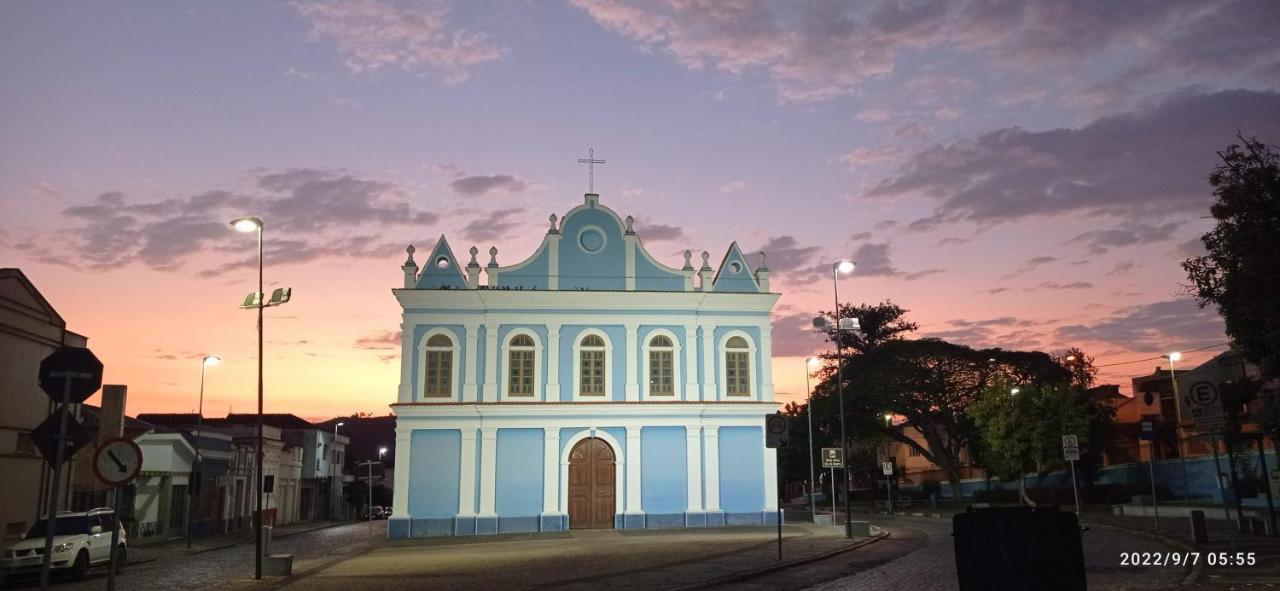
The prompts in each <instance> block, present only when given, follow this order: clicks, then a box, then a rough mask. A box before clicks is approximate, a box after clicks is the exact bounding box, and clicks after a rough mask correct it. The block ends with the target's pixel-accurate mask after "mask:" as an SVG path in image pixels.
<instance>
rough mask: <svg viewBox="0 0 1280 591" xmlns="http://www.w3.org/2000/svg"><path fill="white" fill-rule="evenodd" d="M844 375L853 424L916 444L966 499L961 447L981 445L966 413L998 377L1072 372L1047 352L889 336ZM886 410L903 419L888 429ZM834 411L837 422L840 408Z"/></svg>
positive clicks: (1063, 377) (1045, 379)
mask: <svg viewBox="0 0 1280 591" xmlns="http://www.w3.org/2000/svg"><path fill="white" fill-rule="evenodd" d="M842 374H843V375H842V379H844V380H845V383H846V394H851V395H850V396H849V399H848V400H847V406H846V413H847V417H848V418H849V420H850V421H851V422H852V424H854V425H857V428H858V429H860V430H866V431H870V432H876V433H880V434H883V435H887V436H888V437H890V438H892V439H894V440H896V441H899V442H901V443H903V444H905V445H909V446H911V447H913V448H915V449H916V450H917V451H918V452H920V455H922V456H924V458H925V459H927V460H929V461H930V462H933V463H934V464H936V465H937V466H938V467H939V468H941V469H942V471H943V472H944V473H945V474H946V475H947V478H948V480H949V481H950V484H951V490H952V494H953V495H954V497H955V498H957V499H958V498H960V497H961V482H960V481H961V478H962V476H963V474H962V468H963V467H964V466H963V465H962V463H961V460H960V454H961V451H962V450H964V449H965V448H966V447H967V446H969V445H970V444H971V443H975V444H976V443H980V442H979V440H978V438H977V437H976V436H975V432H974V428H973V422H972V420H971V419H970V417H969V415H968V407H969V405H970V404H972V403H973V402H974V401H976V400H977V398H978V396H979V395H980V394H981V393H982V392H983V391H984V390H985V389H986V388H987V387H988V386H989V385H990V384H992V383H993V381H996V380H1003V381H1006V382H1009V383H1033V382H1036V383H1066V382H1067V381H1068V380H1069V373H1068V371H1067V370H1066V369H1065V368H1063V367H1062V366H1060V365H1058V364H1057V363H1055V362H1054V361H1053V359H1052V358H1050V357H1049V355H1047V354H1045V353H1039V352H1023V351H1005V350H1002V349H985V350H975V349H972V348H969V347H966V346H964V345H957V344H953V343H948V342H946V341H943V340H939V339H920V340H907V339H891V340H889V341H887V342H884V343H882V344H881V345H879V346H877V347H876V348H874V349H872V350H871V351H869V352H867V353H865V354H862V355H858V356H856V357H855V358H853V359H851V360H850V361H849V362H848V363H846V365H845V368H844V371H843V372H842ZM833 378H834V376H833ZM831 381H833V380H828V381H824V383H823V384H822V386H823V389H824V391H830V390H833V389H834V388H832V384H831V383H830V382H831ZM885 412H891V413H893V414H895V415H897V416H900V417H903V418H905V421H904V422H902V423H900V424H899V425H897V426H894V427H886V425H885V424H884V422H883V420H881V418H880V417H881V416H882V415H883V413H885ZM824 414H825V413H824ZM832 414H834V415H835V416H836V420H838V417H839V415H838V413H832ZM817 416H818V415H817V414H815V417H817ZM908 428H914V429H916V430H918V431H919V432H920V434H921V435H922V436H923V438H924V440H925V441H924V444H921V443H920V442H918V441H916V440H915V439H914V438H912V437H910V436H909V435H908V433H907V429H908ZM816 429H817V427H816V422H815V430H816ZM855 432H856V431H855Z"/></svg>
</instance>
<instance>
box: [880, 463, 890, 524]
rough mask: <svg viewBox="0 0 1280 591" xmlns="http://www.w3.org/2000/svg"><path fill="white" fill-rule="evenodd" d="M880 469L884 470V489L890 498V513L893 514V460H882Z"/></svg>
mask: <svg viewBox="0 0 1280 591" xmlns="http://www.w3.org/2000/svg"><path fill="white" fill-rule="evenodd" d="M880 470H881V471H882V472H884V491H885V494H886V495H888V499H889V514H890V515H893V480H892V479H893V462H881V463H880Z"/></svg>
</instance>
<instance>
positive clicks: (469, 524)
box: [453, 515, 476, 536]
mask: <svg viewBox="0 0 1280 591" xmlns="http://www.w3.org/2000/svg"><path fill="white" fill-rule="evenodd" d="M453 533H454V535H458V536H473V535H475V534H476V518H475V516H474V515H469V516H465V517H464V516H458V518H457V519H454V521H453Z"/></svg>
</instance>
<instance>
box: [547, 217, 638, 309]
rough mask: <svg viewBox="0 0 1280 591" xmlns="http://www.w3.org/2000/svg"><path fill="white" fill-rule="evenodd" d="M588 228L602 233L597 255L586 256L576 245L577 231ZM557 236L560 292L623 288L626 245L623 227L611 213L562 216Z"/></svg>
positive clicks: (624, 287) (624, 284) (589, 254)
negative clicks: (603, 241)
mask: <svg viewBox="0 0 1280 591" xmlns="http://www.w3.org/2000/svg"><path fill="white" fill-rule="evenodd" d="M587 226H596V227H598V228H600V231H601V232H602V233H603V234H604V236H605V244H604V248H603V249H602V250H600V252H597V253H594V254H593V253H588V252H586V251H585V250H583V249H582V247H581V245H579V244H578V236H579V232H580V231H581V230H582V229H583V228H585V227H587ZM560 234H561V235H562V236H563V238H561V241H560V289H562V290H573V289H608V290H623V289H626V287H627V282H626V277H625V273H626V261H625V255H626V246H625V245H624V244H623V242H622V226H620V225H619V224H618V220H617V219H616V218H615V217H614V216H613V215H612V214H610V213H608V212H606V211H605V210H603V209H590V208H588V209H580V210H578V211H576V212H573V213H572V214H571V215H569V216H567V217H565V219H564V223H563V224H562V225H561V230H560Z"/></svg>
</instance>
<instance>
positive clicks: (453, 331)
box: [409, 324, 484, 401]
mask: <svg viewBox="0 0 1280 591" xmlns="http://www.w3.org/2000/svg"><path fill="white" fill-rule="evenodd" d="M436 328H443V329H445V330H448V331H449V337H450V338H452V339H453V342H454V344H456V345H457V346H458V354H457V357H456V358H455V359H454V360H453V363H454V364H455V365H457V366H458V384H456V388H457V391H458V394H459V396H461V394H462V384H463V383H465V382H466V379H465V378H464V376H466V375H467V374H466V371H467V339H466V334H467V329H466V327H465V326H463V325H461V324H443V325H440V324H419V325H417V326H415V327H413V343H412V344H413V349H411V351H410V355H411V357H412V359H410V360H409V364H410V367H412V368H413V370H412V371H413V373H412V374H411V375H410V377H409V384H410V391H411V392H412V393H413V400H415V401H417V400H421V399H422V367H421V366H420V363H421V359H420V355H419V351H420V349H419V347H420V346H421V345H422V335H425V334H427V332H428V331H430V330H434V329H436ZM483 350H484V349H481V351H483ZM478 357H484V356H483V355H479V356H478Z"/></svg>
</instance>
